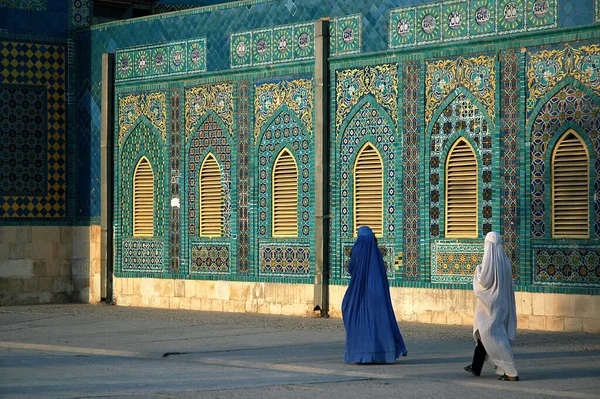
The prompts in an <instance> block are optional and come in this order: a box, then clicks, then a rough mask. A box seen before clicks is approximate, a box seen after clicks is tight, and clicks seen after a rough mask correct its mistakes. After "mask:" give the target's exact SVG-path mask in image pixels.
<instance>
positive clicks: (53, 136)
mask: <svg viewBox="0 0 600 399" xmlns="http://www.w3.org/2000/svg"><path fill="white" fill-rule="evenodd" d="M66 58H67V54H66V48H65V46H61V45H53V44H37V43H17V42H0V85H2V86H1V87H2V91H1V100H0V101H1V102H2V109H1V110H0V118H2V119H3V121H2V122H0V131H1V134H2V141H3V143H2V144H3V146H2V151H1V155H2V158H3V159H2V163H1V165H2V171H0V174H1V175H2V178H1V182H0V187H1V190H2V192H1V194H2V197H0V218H40V219H47V218H51V219H54V218H64V217H66V216H67V210H66V206H67V173H66V172H67V167H66V163H67V162H66V161H67V148H66V147H67V146H66V141H67V136H66V130H67V129H66V125H67V115H66V110H67V95H66ZM5 118H6V119H5ZM19 136H20V137H19ZM13 163H14V167H13V166H11V164H13ZM7 168H10V171H9V170H8V169H7ZM7 172H8V173H7Z"/></svg>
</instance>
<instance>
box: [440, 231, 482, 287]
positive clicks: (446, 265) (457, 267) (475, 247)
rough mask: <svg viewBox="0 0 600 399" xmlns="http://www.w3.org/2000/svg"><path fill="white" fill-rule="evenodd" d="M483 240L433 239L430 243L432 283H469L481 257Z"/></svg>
mask: <svg viewBox="0 0 600 399" xmlns="http://www.w3.org/2000/svg"><path fill="white" fill-rule="evenodd" d="M483 249H484V245H483V242H478V243H469V244H467V243H458V242H444V241H434V242H433V243H432V244H431V282H432V283H470V282H472V281H473V274H474V273H475V268H476V267H477V265H478V264H480V263H481V260H482V258H483Z"/></svg>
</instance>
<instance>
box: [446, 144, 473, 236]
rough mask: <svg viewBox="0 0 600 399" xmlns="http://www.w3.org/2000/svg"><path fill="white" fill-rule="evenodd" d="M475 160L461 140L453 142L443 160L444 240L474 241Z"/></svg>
mask: <svg viewBox="0 0 600 399" xmlns="http://www.w3.org/2000/svg"><path fill="white" fill-rule="evenodd" d="M477 176H478V167H477V158H476V156H475V151H474V150H473V147H471V145H470V143H469V142H468V141H467V140H465V138H463V137H460V138H459V139H457V140H456V142H454V144H453V145H452V147H451V148H450V151H449V153H448V158H447V160H446V179H445V181H446V195H445V199H446V201H445V202H446V204H445V209H446V223H445V226H446V237H448V238H476V237H477V226H478V221H477V215H478V212H477V203H478V201H477V197H478V196H477V193H478V187H477Z"/></svg>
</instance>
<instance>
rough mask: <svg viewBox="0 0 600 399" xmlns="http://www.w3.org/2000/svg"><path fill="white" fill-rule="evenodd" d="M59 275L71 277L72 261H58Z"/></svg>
mask: <svg viewBox="0 0 600 399" xmlns="http://www.w3.org/2000/svg"><path fill="white" fill-rule="evenodd" d="M58 273H59V275H60V276H61V277H69V278H70V277H71V261H70V260H59V261H58Z"/></svg>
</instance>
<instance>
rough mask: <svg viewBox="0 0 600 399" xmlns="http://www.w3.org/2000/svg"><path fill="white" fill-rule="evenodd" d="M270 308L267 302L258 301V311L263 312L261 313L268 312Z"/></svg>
mask: <svg viewBox="0 0 600 399" xmlns="http://www.w3.org/2000/svg"><path fill="white" fill-rule="evenodd" d="M270 310H271V308H270V304H269V303H268V302H265V301H259V302H258V310H257V312H258V313H263V314H268V313H269V312H270Z"/></svg>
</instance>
